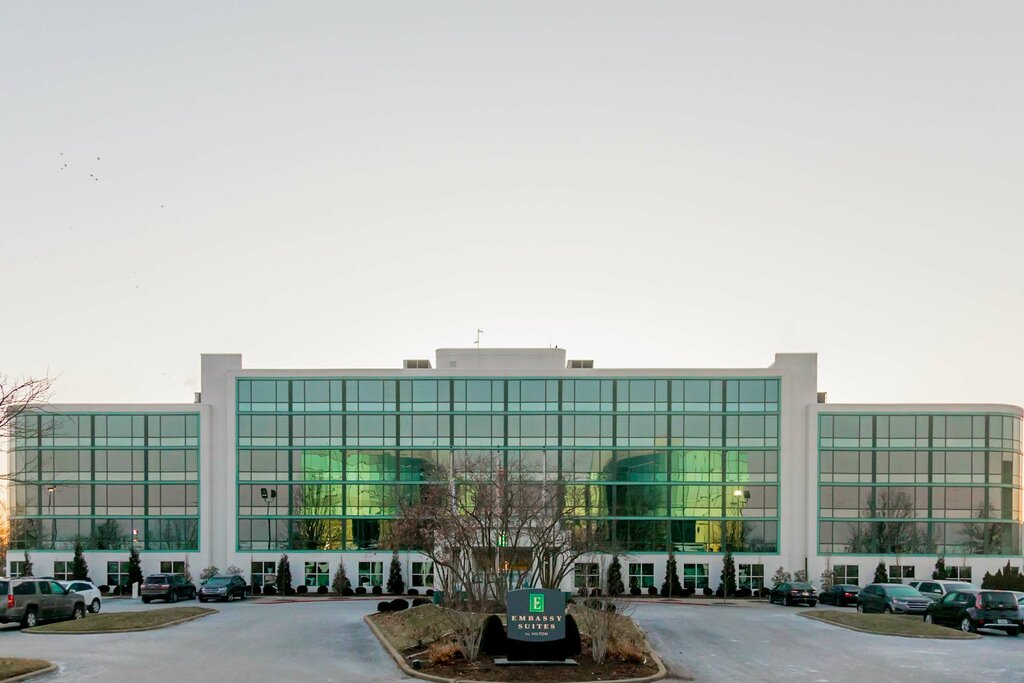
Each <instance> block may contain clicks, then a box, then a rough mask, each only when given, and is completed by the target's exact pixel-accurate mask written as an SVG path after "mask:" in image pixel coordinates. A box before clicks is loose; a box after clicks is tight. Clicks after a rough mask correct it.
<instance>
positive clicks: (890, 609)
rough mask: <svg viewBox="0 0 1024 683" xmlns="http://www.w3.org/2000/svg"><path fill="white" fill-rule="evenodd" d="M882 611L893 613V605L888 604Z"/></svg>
mask: <svg viewBox="0 0 1024 683" xmlns="http://www.w3.org/2000/svg"><path fill="white" fill-rule="evenodd" d="M882 611H883V612H885V613H886V614H892V607H890V606H889V605H886V606H885V609H883V610H882Z"/></svg>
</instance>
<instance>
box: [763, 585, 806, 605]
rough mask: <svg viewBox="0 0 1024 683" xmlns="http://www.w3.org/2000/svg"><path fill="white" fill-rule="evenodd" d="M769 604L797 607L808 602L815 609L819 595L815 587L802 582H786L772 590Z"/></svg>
mask: <svg viewBox="0 0 1024 683" xmlns="http://www.w3.org/2000/svg"><path fill="white" fill-rule="evenodd" d="M768 602H771V603H775V602H779V603H782V604H784V605H795V604H797V603H798V602H806V603H807V604H808V605H810V606H811V607H814V606H815V605H816V604H817V602H818V594H817V592H816V591H815V590H814V586H812V585H811V584H809V583H803V582H801V581H786V582H783V583H780V584H779V585H777V586H775V587H774V588H772V592H771V593H770V594H769V595H768Z"/></svg>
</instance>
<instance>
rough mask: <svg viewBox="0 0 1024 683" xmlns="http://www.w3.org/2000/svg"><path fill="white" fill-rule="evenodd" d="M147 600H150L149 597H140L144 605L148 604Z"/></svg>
mask: <svg viewBox="0 0 1024 683" xmlns="http://www.w3.org/2000/svg"><path fill="white" fill-rule="evenodd" d="M149 601H150V598H142V604H144V605H148V604H149Z"/></svg>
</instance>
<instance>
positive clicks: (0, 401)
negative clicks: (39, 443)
mask: <svg viewBox="0 0 1024 683" xmlns="http://www.w3.org/2000/svg"><path fill="white" fill-rule="evenodd" d="M52 388H53V380H51V379H49V378H47V377H44V378H42V379H34V378H32V377H9V376H7V375H0V439H6V438H7V437H11V436H26V437H27V436H34V435H35V432H34V431H33V430H32V429H31V428H28V427H22V426H21V423H20V421H19V420H18V417H19V416H20V415H22V414H23V413H25V412H26V411H30V410H38V409H40V408H41V407H42V405H43V404H45V403H46V401H47V400H48V398H49V396H50V390H51V389H52Z"/></svg>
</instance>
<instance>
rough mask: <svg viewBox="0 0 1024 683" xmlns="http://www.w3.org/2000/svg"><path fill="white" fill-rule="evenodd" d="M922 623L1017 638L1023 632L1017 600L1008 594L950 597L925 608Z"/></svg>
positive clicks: (977, 591)
mask: <svg viewBox="0 0 1024 683" xmlns="http://www.w3.org/2000/svg"><path fill="white" fill-rule="evenodd" d="M924 620H925V621H926V622H928V623H929V624H947V625H950V626H959V627H960V630H961V631H966V632H968V633H973V632H975V631H977V630H978V629H979V628H991V629H998V630H1000V631H1005V632H1006V634H1007V635H1009V636H1018V635H1020V632H1021V630H1022V629H1024V622H1022V621H1021V615H1020V607H1019V605H1018V603H1017V598H1016V597H1014V595H1013V593H1011V592H1010V591H993V590H981V589H978V588H975V589H974V590H969V591H957V592H955V593H950V594H949V595H947V596H945V597H944V598H942V600H939V601H938V602H934V603H932V604H931V605H929V606H928V611H927V612H926V613H925V615H924Z"/></svg>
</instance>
